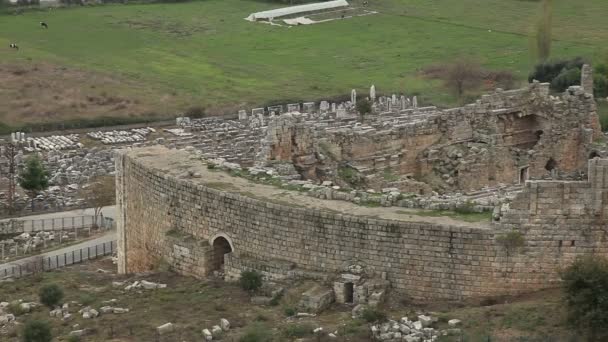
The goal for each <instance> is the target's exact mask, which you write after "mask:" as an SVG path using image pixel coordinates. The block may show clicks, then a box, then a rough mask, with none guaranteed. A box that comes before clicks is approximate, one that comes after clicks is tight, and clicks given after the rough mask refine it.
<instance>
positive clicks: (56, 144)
mask: <svg viewBox="0 0 608 342" xmlns="http://www.w3.org/2000/svg"><path fill="white" fill-rule="evenodd" d="M25 143H26V144H27V145H26V146H24V147H23V149H24V150H25V151H27V152H34V151H41V150H42V151H57V150H72V149H76V148H82V147H83V146H84V145H82V144H81V143H80V137H79V136H78V134H70V135H52V136H49V137H34V138H27V140H26V142H25Z"/></svg>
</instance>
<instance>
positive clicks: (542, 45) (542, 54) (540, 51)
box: [536, 0, 553, 62]
mask: <svg viewBox="0 0 608 342" xmlns="http://www.w3.org/2000/svg"><path fill="white" fill-rule="evenodd" d="M542 1H543V2H542V6H541V15H540V19H539V21H538V24H537V27H536V53H537V55H538V56H537V57H538V60H539V61H541V62H544V61H546V60H547V59H549V56H551V25H552V22H553V0H542Z"/></svg>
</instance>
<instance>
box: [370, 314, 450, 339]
mask: <svg viewBox="0 0 608 342" xmlns="http://www.w3.org/2000/svg"><path fill="white" fill-rule="evenodd" d="M417 318H418V320H416V321H411V320H410V319H409V318H407V317H403V318H401V320H400V321H399V322H397V321H394V320H388V321H387V322H384V323H380V324H375V325H372V326H371V328H370V329H371V334H372V336H373V338H374V340H376V341H386V342H397V341H407V342H432V341H436V340H437V339H438V338H439V336H445V335H460V334H461V331H460V329H458V328H456V327H457V326H458V325H460V320H457V319H452V320H450V321H449V322H448V324H449V326H450V329H445V330H437V329H435V328H432V327H431V326H432V325H433V324H434V323H436V322H437V318H436V317H431V316H426V315H419V316H418V317H417Z"/></svg>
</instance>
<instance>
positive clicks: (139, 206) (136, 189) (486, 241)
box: [116, 147, 608, 300]
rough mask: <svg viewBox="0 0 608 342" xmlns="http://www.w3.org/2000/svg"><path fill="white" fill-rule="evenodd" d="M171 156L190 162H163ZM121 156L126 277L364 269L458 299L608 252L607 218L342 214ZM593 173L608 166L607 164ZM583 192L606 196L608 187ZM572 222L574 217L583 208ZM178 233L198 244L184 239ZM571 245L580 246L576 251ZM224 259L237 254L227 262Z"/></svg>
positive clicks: (549, 280) (513, 287) (549, 276)
mask: <svg viewBox="0 0 608 342" xmlns="http://www.w3.org/2000/svg"><path fill="white" fill-rule="evenodd" d="M166 153H171V154H172V156H173V158H176V156H179V157H180V160H182V162H179V163H175V159H174V160H173V161H172V163H170V164H171V165H169V164H167V165H162V166H159V163H160V164H162V158H163V157H162V156H163V154H166ZM182 155H183V158H182V157H181V156H182ZM116 160H117V205H118V210H119V214H118V221H117V225H118V233H119V252H118V256H119V271H120V272H123V273H124V272H139V271H145V270H147V269H150V268H152V267H154V266H155V265H156V264H157V263H159V262H160V260H161V259H164V260H166V261H169V263H170V264H173V265H176V267H175V269H176V270H178V271H179V272H181V273H184V274H189V275H194V276H199V277H203V276H204V275H206V274H208V273H209V272H211V271H213V270H214V269H216V268H217V267H218V266H219V265H220V264H221V260H219V259H218V258H223V259H224V260H223V261H224V262H226V265H227V266H229V267H230V268H231V270H232V272H233V273H234V269H235V268H236V269H238V268H239V267H243V268H245V266H246V265H249V267H251V265H254V266H253V267H255V265H263V264H265V265H274V266H273V267H268V268H267V269H265V270H263V271H265V272H268V273H269V275H275V276H276V277H281V276H283V274H281V273H284V275H286V276H289V275H294V274H306V272H321V273H325V274H329V275H331V274H338V273H340V272H343V271H345V270H347V269H348V268H349V266H352V265H360V266H362V267H363V269H364V270H365V271H364V272H365V273H367V274H370V275H382V274H384V275H385V276H386V279H387V280H389V281H390V283H391V285H392V286H393V288H396V289H397V290H400V291H403V292H404V293H405V294H406V295H408V296H410V297H412V298H415V299H448V300H459V299H462V298H467V297H483V296H498V295H507V294H515V293H521V292H529V291H533V290H538V289H542V288H547V287H551V286H554V285H555V283H556V282H558V281H559V278H558V273H557V271H558V269H559V267H562V266H564V265H566V264H567V263H569V262H570V261H571V260H572V259H573V258H574V257H575V256H577V255H582V254H587V253H602V254H605V253H606V252H607V251H608V249H607V247H608V245H607V244H606V242H604V241H605V240H606V239H605V232H604V231H603V230H602V229H601V228H602V226H605V224H606V220H605V219H604V218H603V217H602V218H601V219H599V220H598V221H596V222H597V224H589V225H587V226H585V227H580V226H571V225H561V224H557V225H556V224H554V223H553V222H552V221H546V222H543V223H542V224H539V225H522V226H518V225H517V224H514V223H515V221H512V220H511V221H508V220H507V221H508V222H507V223H499V224H495V225H491V226H490V224H489V223H488V227H487V228H473V227H471V228H468V227H461V226H459V227H456V226H444V225H435V224H430V223H423V222H406V221H396V220H386V219H376V218H370V217H362V216H357V215H356V212H357V206H355V205H353V210H352V213H353V214H352V215H351V214H341V213H335V212H332V211H330V210H315V209H309V208H303V207H299V206H298V204H297V203H285V204H283V203H281V204H277V203H273V202H271V201H265V200H262V199H259V198H252V197H251V196H255V194H252V195H251V196H248V195H244V194H241V193H235V192H230V191H227V190H218V189H215V188H212V187H210V186H208V185H205V183H204V180H205V174H204V171H203V170H205V167H204V165H203V164H202V162H200V161H196V160H192V157H191V156H190V155H189V154H188V153H186V152H184V151H169V150H166V149H164V148H160V147H157V148H148V149H136V150H132V151H129V152H123V153H122V154H120V155H119V156H118V157H117V158H116ZM159 160H160V161H159ZM195 164H201V166H202V167H200V168H199V170H201V172H203V174H202V175H200V178H182V179H180V178H179V177H176V176H174V174H175V173H171V172H170V171H175V170H180V171H181V172H183V170H185V169H186V170H187V167H190V166H192V165H195ZM593 165H594V166H597V167H600V168H604V169H608V164H605V163H603V162H602V163H598V164H593ZM226 177H229V176H227V175H226ZM534 184H536V183H535V182H530V184H529V185H528V187H527V190H529V189H532V188H533V187H534ZM581 189H582V190H580V191H581V192H587V191H588V190H589V191H592V192H593V193H594V194H596V195H599V196H600V197H601V198H605V197H606V191H605V189H604V188H602V189H599V190H598V189H596V188H595V187H594V186H583V187H582V188H581ZM592 189H595V190H592ZM526 194H528V195H522V196H530V195H529V191H526ZM522 198H523V197H522ZM602 203H603V204H601V205H603V206H604V208H605V206H606V204H605V203H606V201H604V202H602ZM597 204H598V202H593V203H591V204H586V203H585V204H583V205H584V206H587V205H597ZM568 205H577V204H576V203H575V202H573V203H569V204H568ZM522 215H523V214H522ZM565 215H567V216H569V217H570V218H571V219H574V218H575V217H577V216H578V212H577V211H575V210H572V211H568V212H567V213H566V214H565ZM513 228H515V229H518V230H519V231H520V232H521V234H522V237H523V241H524V246H521V247H517V248H511V247H509V246H507V245H505V244H502V243H499V242H497V237H501V236H504V234H506V233H507V232H509V231H511V229H513ZM176 232H178V233H179V234H181V236H186V237H188V238H187V239H185V240H189V241H190V242H188V243H186V242H183V241H179V239H178V240H176V238H175V233H176ZM499 240H500V239H499ZM566 240H568V241H575V243H573V244H572V246H568V247H566V245H565V243H564V241H566ZM186 250H187V251H186ZM224 252H230V254H228V255H227V256H226V257H224V255H223V254H224ZM218 260H219V261H218ZM178 264H179V265H178ZM239 265H245V266H239ZM276 265H279V266H276ZM286 265H293V267H291V268H290V267H289V266H286Z"/></svg>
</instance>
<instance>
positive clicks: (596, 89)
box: [593, 73, 608, 98]
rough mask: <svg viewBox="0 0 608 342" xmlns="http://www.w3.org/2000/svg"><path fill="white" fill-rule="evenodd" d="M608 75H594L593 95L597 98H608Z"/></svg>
mask: <svg viewBox="0 0 608 342" xmlns="http://www.w3.org/2000/svg"><path fill="white" fill-rule="evenodd" d="M606 75H607V74H600V73H596V74H595V75H593V94H594V95H595V97H599V98H603V97H606V96H608V76H606Z"/></svg>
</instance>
